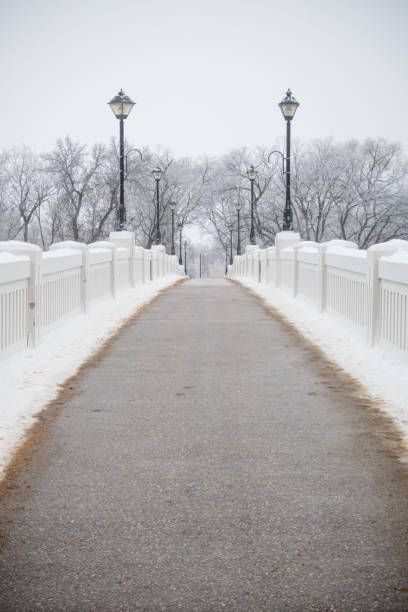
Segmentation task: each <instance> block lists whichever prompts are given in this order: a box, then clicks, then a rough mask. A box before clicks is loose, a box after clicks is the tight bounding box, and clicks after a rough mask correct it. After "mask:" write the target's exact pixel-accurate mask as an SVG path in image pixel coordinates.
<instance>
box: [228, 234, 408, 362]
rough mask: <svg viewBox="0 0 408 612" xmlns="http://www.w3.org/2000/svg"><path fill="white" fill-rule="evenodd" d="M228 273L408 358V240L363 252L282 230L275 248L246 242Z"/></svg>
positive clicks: (339, 242) (337, 242) (344, 243)
mask: <svg viewBox="0 0 408 612" xmlns="http://www.w3.org/2000/svg"><path fill="white" fill-rule="evenodd" d="M228 276H229V277H230V278H233V279H237V280H239V279H243V280H245V279H247V280H249V281H252V282H255V283H264V284H266V285H270V286H273V287H275V288H277V289H279V290H281V291H284V292H285V293H288V294H289V295H291V296H292V297H293V298H297V299H301V300H303V301H304V304H305V307H307V306H309V307H310V306H311V307H313V308H315V309H317V310H318V311H319V312H327V313H329V314H330V316H331V317H333V320H335V321H336V322H337V323H338V324H339V325H341V326H343V327H344V329H345V330H347V331H348V332H349V333H352V334H353V335H357V336H359V337H360V338H362V339H363V340H364V341H365V342H366V343H368V344H369V345H370V346H373V345H375V344H379V345H381V346H382V347H383V348H384V349H386V350H389V351H391V352H393V354H394V355H397V356H399V357H400V358H403V359H405V360H407V361H408V241H405V240H390V241H389V242H386V243H382V244H376V245H374V246H372V247H370V248H369V249H367V251H364V250H359V249H358V248H357V245H355V244H354V243H351V242H347V241H343V240H332V241H330V242H325V243H322V244H318V243H316V242H306V241H301V240H300V236H299V234H296V233H295V232H281V233H280V234H277V236H276V243H275V246H274V247H269V248H267V249H265V250H261V249H259V248H258V247H256V246H252V245H251V246H249V247H247V249H246V252H245V254H244V255H239V256H236V257H235V258H234V263H233V265H232V266H229V272H228Z"/></svg>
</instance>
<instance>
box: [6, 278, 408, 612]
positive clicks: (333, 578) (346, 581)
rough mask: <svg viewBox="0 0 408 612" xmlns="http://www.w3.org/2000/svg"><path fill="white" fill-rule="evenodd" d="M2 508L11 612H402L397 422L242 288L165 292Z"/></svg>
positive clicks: (406, 485)
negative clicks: (134, 611)
mask: <svg viewBox="0 0 408 612" xmlns="http://www.w3.org/2000/svg"><path fill="white" fill-rule="evenodd" d="M66 391H67V390H66V389H65V396H64V395H62V396H61V398H60V399H59V402H57V404H59V416H58V417H57V418H56V419H55V422H54V423H53V424H52V425H50V427H49V429H48V433H47V435H46V436H44V439H43V440H42V441H41V443H39V444H38V447H37V449H36V450H35V452H34V455H33V456H32V458H31V460H30V461H29V462H27V465H26V466H25V467H24V469H22V471H21V472H20V474H19V476H18V478H17V480H16V482H15V484H14V485H13V486H12V485H10V491H9V493H8V494H7V495H6V496H5V497H4V498H3V500H2V502H1V504H0V521H1V525H2V528H3V542H2V544H3V546H2V552H1V557H0V610H2V611H8V610H24V611H30V610H47V611H59V610H76V611H82V610H84V611H91V610H92V611H93V610H95V611H105V610H106V611H111V610H112V611H119V610H146V611H149V610H152V611H153V610H154V611H155V610H169V611H173V610H183V611H188V612H189V611H200V612H203V611H219V610H223V611H225V610H227V611H235V610H237V611H245V612H248V611H257V610H265V611H286V610H287V611H299V612H300V611H302V612H303V611H309V610H310V611H312V610H318V611H323V610H325V611H326V610H327V611H329V610H330V611H347V612H348V611H353V610H356V611H362V612H366V611H369V610H378V611H381V612H383V611H387V610H398V611H399V610H401V611H405V612H406V611H407V610H408V548H407V539H408V501H407V498H408V496H407V492H408V481H407V476H406V470H405V469H404V467H403V465H402V464H401V463H400V462H399V460H398V444H397V440H398V436H397V435H396V434H395V432H394V430H393V428H392V426H391V425H390V423H389V421H388V420H387V419H386V418H384V417H382V416H381V414H380V413H379V412H378V408H377V407H376V406H375V405H374V404H372V403H371V402H370V401H369V399H368V398H367V397H366V396H365V395H364V392H363V391H362V390H361V389H360V388H359V387H358V385H355V384H354V383H353V381H352V380H351V379H350V378H348V377H347V376H345V375H343V374H342V373H341V372H339V371H338V370H337V369H336V368H335V367H333V366H332V365H331V364H329V363H328V362H326V361H325V359H324V357H323V356H322V355H321V354H320V353H319V351H318V350H316V349H314V348H313V347H311V346H310V345H308V343H307V342H306V341H304V340H302V339H301V338H300V337H299V336H298V335H297V333H296V332H295V331H294V330H292V329H290V327H288V326H287V325H286V324H284V323H283V322H282V321H280V320H279V317H276V316H275V315H274V314H273V313H271V312H268V310H267V309H265V307H264V305H263V303H262V302H261V301H260V300H259V299H257V298H255V297H254V296H252V295H250V294H249V293H248V292H247V291H245V290H244V289H242V288H241V287H239V286H237V285H235V284H233V283H229V282H227V281H224V280H219V281H216V280H202V281H198V280H197V281H188V282H185V283H184V284H182V285H179V286H177V287H175V288H173V289H171V290H168V291H166V292H164V293H163V294H162V295H161V296H160V297H159V298H158V299H156V300H155V301H154V302H153V303H152V304H151V305H150V306H149V307H148V308H146V309H145V310H144V311H143V312H142V313H141V314H140V315H139V316H138V317H137V318H136V319H135V320H134V321H132V323H131V324H129V325H128V326H127V327H126V328H124V329H123V330H122V332H121V333H120V334H119V335H118V336H117V338H116V339H115V340H114V342H112V343H110V345H109V346H108V347H106V349H105V350H104V351H103V352H102V354H101V355H99V357H98V358H96V359H94V360H93V361H91V362H90V363H89V365H88V366H87V367H85V368H83V370H82V371H81V372H80V374H79V375H78V376H77V377H76V378H75V379H74V380H72V381H70V395H67V394H66Z"/></svg>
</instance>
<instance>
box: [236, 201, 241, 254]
mask: <svg viewBox="0 0 408 612" xmlns="http://www.w3.org/2000/svg"><path fill="white" fill-rule="evenodd" d="M235 208H236V209H237V215H238V238H237V255H241V225H240V221H239V211H240V210H241V203H240V202H237V203H236V204H235Z"/></svg>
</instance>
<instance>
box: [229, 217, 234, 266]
mask: <svg viewBox="0 0 408 612" xmlns="http://www.w3.org/2000/svg"><path fill="white" fill-rule="evenodd" d="M228 229H229V231H230V258H229V263H230V266H232V264H233V263H234V260H233V259H232V232H233V231H234V224H233V223H230V224H229V226H228Z"/></svg>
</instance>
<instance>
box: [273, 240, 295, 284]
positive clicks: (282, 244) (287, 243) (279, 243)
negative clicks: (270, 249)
mask: <svg viewBox="0 0 408 612" xmlns="http://www.w3.org/2000/svg"><path fill="white" fill-rule="evenodd" d="M298 242H300V234H298V233H297V232H279V233H278V234H276V236H275V266H276V268H275V271H276V273H275V287H280V285H281V259H280V252H281V249H284V248H286V247H293V246H294V245H295V244H297V243H298Z"/></svg>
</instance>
